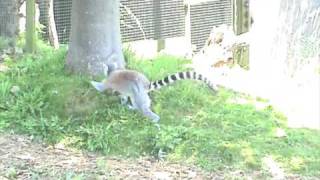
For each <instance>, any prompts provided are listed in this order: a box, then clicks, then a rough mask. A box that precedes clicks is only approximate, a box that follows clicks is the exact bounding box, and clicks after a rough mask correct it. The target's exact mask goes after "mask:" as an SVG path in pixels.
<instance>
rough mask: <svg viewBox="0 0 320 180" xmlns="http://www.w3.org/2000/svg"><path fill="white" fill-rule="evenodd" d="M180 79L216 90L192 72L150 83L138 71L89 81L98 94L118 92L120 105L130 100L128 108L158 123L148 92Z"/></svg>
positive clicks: (114, 73) (177, 74)
mask: <svg viewBox="0 0 320 180" xmlns="http://www.w3.org/2000/svg"><path fill="white" fill-rule="evenodd" d="M181 79H194V80H201V81H204V82H205V83H206V84H207V85H208V86H209V87H210V88H211V89H213V90H215V89H216V86H215V85H214V84H213V83H212V82H211V81H209V80H208V79H207V78H206V77H204V76H203V75H201V74H199V73H196V72H193V71H187V72H179V73H176V74H172V75H169V76H167V77H165V78H163V79H161V80H157V81H153V82H150V81H149V80H148V78H147V77H146V76H145V75H143V74H142V73H140V72H138V71H133V70H115V71H113V72H112V73H111V74H110V75H109V77H108V78H107V79H105V80H103V81H102V82H96V81H91V84H92V85H93V86H94V87H95V88H96V89H97V90H98V91H100V92H103V91H105V90H107V89H110V90H113V91H117V92H119V93H120V96H121V103H122V104H126V103H127V102H128V98H130V101H131V105H129V107H130V108H131V109H138V110H140V111H141V112H142V113H143V114H144V115H145V116H146V117H148V118H150V119H151V120H152V121H153V122H158V121H159V119H160V117H159V116H158V115H157V114H155V113H154V112H152V111H151V109H150V105H151V100H150V97H149V95H148V92H149V91H152V90H155V89H160V88H161V87H163V86H166V85H168V84H171V83H173V82H175V81H177V80H181Z"/></svg>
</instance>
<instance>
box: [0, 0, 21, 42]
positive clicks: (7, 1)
mask: <svg viewBox="0 0 320 180" xmlns="http://www.w3.org/2000/svg"><path fill="white" fill-rule="evenodd" d="M0 7H2V9H1V10H0V22H1V23H0V36H4V37H6V38H13V39H15V37H16V35H17V33H18V25H19V21H18V1H17V0H0ZM11 45H14V42H13V44H11Z"/></svg>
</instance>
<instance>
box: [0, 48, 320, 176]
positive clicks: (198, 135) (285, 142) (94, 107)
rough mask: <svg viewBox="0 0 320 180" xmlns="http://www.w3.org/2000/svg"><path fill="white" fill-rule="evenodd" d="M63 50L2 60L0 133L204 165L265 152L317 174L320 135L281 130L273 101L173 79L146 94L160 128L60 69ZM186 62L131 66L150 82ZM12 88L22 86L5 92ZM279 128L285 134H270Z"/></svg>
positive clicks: (246, 165)
mask: <svg viewBox="0 0 320 180" xmlns="http://www.w3.org/2000/svg"><path fill="white" fill-rule="evenodd" d="M65 54H66V51H65V50H64V49H60V50H58V51H53V50H51V49H50V48H46V47H43V48H42V50H41V52H39V54H37V55H35V56H33V57H32V56H23V57H22V58H21V60H20V61H19V62H10V61H9V62H7V64H9V65H11V71H10V72H7V73H6V74H3V73H2V74H0V80H1V81H0V108H1V109H0V131H10V130H13V131H15V132H19V133H25V134H29V135H32V136H33V137H35V138H41V139H42V138H43V139H45V140H46V141H47V142H49V143H57V142H61V143H65V144H67V145H70V146H74V147H79V148H85V149H88V150H92V151H99V152H103V153H105V154H113V155H124V156H130V157H136V156H140V155H150V154H153V155H155V154H156V153H157V152H158V150H159V149H160V148H161V149H162V150H163V151H165V152H166V153H167V154H168V156H167V158H168V159H171V160H176V161H184V162H188V163H193V164H197V165H199V166H201V167H203V168H205V169H208V170H223V169H225V168H231V169H244V170H249V171H250V170H255V169H260V168H261V166H262V165H261V164H262V159H263V158H264V157H266V156H271V157H273V158H274V159H275V160H276V161H277V162H279V163H280V164H281V166H282V167H284V168H285V170H287V171H291V172H294V173H300V174H303V175H314V176H316V175H318V176H320V172H319V169H320V151H319V149H320V138H319V137H320V133H319V132H315V131H311V130H305V129H300V130H297V129H288V128H286V120H285V118H284V117H283V116H281V115H280V114H279V113H277V112H275V111H274V110H273V109H272V107H271V106H267V107H266V108H264V109H262V110H258V109H257V108H256V107H255V105H254V104H255V103H257V102H259V100H256V99H252V98H250V97H246V96H243V95H240V94H236V93H233V92H229V91H226V90H221V91H219V92H218V93H217V94H214V93H212V92H211V91H210V90H209V89H208V88H206V87H205V86H204V85H203V84H202V83H199V82H190V81H184V82H177V83H176V84H175V85H172V86H169V87H166V88H163V89H161V90H159V91H155V92H152V93H151V97H152V99H153V104H152V105H153V109H154V110H155V112H157V113H159V114H160V116H161V120H160V124H161V131H160V132H158V131H157V129H156V128H155V127H154V126H153V125H152V124H151V123H150V122H149V121H148V120H147V119H145V118H143V117H142V116H141V114H139V113H137V112H135V111H130V110H128V109H127V108H126V107H123V106H121V105H120V104H119V99H118V98H117V97H116V96H111V95H110V94H99V93H97V92H96V91H95V90H94V89H93V88H91V87H90V85H89V83H88V80H89V79H88V77H82V76H75V75H70V74H67V73H65V72H64V68H63V67H64V58H65ZM185 63H187V62H186V61H185V60H182V59H177V58H174V57H164V56H163V57H159V58H157V59H155V60H154V61H152V62H150V61H138V62H137V61H134V60H132V59H131V60H130V61H129V66H130V67H131V68H133V69H138V70H139V71H141V72H144V73H145V74H146V75H147V76H148V77H150V79H153V80H155V79H158V78H161V77H164V76H165V75H167V74H168V73H172V72H176V71H179V70H183V69H184V64H185ZM12 86H19V88H20V91H18V92H10V89H11V88H12ZM237 99H242V100H244V103H243V101H242V103H240V102H239V101H237ZM260 103H263V102H260ZM278 127H281V128H283V129H285V130H286V132H287V137H283V138H276V137H275V136H274V132H275V130H276V128H278Z"/></svg>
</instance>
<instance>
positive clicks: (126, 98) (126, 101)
mask: <svg viewBox="0 0 320 180" xmlns="http://www.w3.org/2000/svg"><path fill="white" fill-rule="evenodd" d="M130 101H131V104H130V102H129V96H126V95H120V102H121V105H124V106H128V108H129V109H137V107H136V106H135V105H133V104H132V100H131V99H130Z"/></svg>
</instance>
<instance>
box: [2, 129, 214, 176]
mask: <svg viewBox="0 0 320 180" xmlns="http://www.w3.org/2000/svg"><path fill="white" fill-rule="evenodd" d="M68 176H69V177H83V178H85V179H87V178H89V179H110V178H111V179H212V178H213V176H212V175H210V174H208V173H205V172H202V171H201V170H199V169H198V168H196V167H190V166H183V165H179V164H171V163H167V162H160V161H156V160H154V159H152V158H146V157H145V158H140V159H137V160H124V159H120V158H111V157H105V156H101V155H97V154H93V153H84V152H79V151H77V150H72V149H68V148H65V147H63V146H61V145H60V146H59V145H58V146H56V147H53V146H47V145H45V144H41V143H36V142H33V141H32V140H31V138H29V137H25V136H21V135H7V134H6V135H3V134H2V135H1V134H0V179H31V178H40V179H59V178H63V179H64V178H66V177H68Z"/></svg>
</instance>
